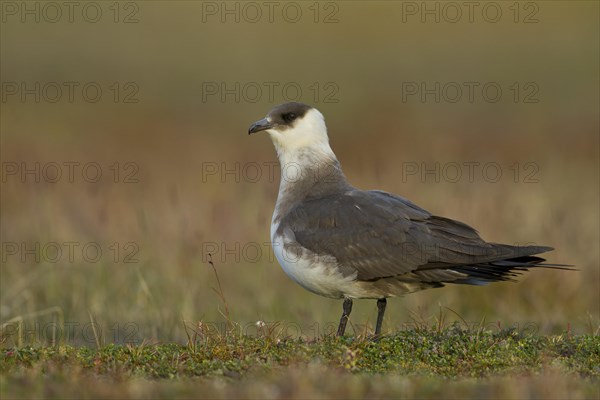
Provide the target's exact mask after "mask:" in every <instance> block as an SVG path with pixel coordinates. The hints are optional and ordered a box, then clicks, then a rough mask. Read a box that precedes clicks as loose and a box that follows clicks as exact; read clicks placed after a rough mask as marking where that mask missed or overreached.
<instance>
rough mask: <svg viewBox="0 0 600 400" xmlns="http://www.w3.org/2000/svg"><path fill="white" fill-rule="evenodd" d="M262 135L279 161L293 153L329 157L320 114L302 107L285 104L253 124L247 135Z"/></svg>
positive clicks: (327, 143)
mask: <svg viewBox="0 0 600 400" xmlns="http://www.w3.org/2000/svg"><path fill="white" fill-rule="evenodd" d="M260 131H266V132H267V133H268V134H269V136H271V140H272V141H273V144H274V145H275V148H276V150H277V153H278V154H279V156H280V158H281V156H284V155H290V154H292V153H295V152H297V151H305V150H308V151H312V152H324V153H328V154H329V153H331V154H333V152H332V151H331V148H330V147H329V138H328V137H327V127H326V126H325V118H324V117H323V114H321V113H320V112H319V110H317V109H316V108H314V107H311V106H309V105H306V104H303V103H296V102H292V103H285V104H281V105H279V106H277V107H275V108H273V109H272V110H271V111H269V113H268V114H267V116H266V117H265V118H263V119H261V120H260V121H256V122H255V123H253V124H252V125H250V128H249V129H248V134H252V133H256V132H260Z"/></svg>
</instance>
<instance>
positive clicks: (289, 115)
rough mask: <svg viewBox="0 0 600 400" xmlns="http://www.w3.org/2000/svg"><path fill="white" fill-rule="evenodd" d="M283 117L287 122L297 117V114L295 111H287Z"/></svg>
mask: <svg viewBox="0 0 600 400" xmlns="http://www.w3.org/2000/svg"><path fill="white" fill-rule="evenodd" d="M282 118H283V120H284V121H285V122H287V123H290V122H292V121H293V120H295V119H296V114H294V113H285V114H283V115H282Z"/></svg>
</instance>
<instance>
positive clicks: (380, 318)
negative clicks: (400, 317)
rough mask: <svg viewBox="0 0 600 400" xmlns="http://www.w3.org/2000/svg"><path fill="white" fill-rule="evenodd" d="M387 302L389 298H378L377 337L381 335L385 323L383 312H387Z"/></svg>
mask: <svg viewBox="0 0 600 400" xmlns="http://www.w3.org/2000/svg"><path fill="white" fill-rule="evenodd" d="M386 304H387V300H386V299H385V298H384V299H378V300H377V325H375V337H376V338H378V337H379V335H381V325H382V324H383V314H385V306H386Z"/></svg>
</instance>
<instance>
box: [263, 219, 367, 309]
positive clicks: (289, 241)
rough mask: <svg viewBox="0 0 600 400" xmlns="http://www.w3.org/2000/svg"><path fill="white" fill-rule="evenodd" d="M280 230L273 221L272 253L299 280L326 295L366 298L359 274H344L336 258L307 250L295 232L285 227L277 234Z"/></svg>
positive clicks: (305, 286) (305, 285)
mask: <svg viewBox="0 0 600 400" xmlns="http://www.w3.org/2000/svg"><path fill="white" fill-rule="evenodd" d="M277 229H278V224H271V245H272V247H273V253H275V257H276V258H277V261H279V264H280V265H281V268H283V270H284V271H285V273H286V274H287V275H288V276H289V277H290V278H292V279H293V280H294V281H295V282H296V283H298V284H299V285H300V286H302V287H303V288H305V289H307V290H309V291H311V292H313V293H316V294H319V295H321V296H325V297H331V298H341V297H344V296H346V297H363V295H364V293H363V290H361V287H360V286H359V285H357V284H356V274H354V275H350V276H344V275H342V274H341V273H340V272H339V269H338V268H337V262H336V260H335V258H334V257H332V256H319V255H317V254H315V253H313V252H311V251H309V250H308V249H301V248H300V247H299V245H298V244H297V243H296V242H295V237H294V234H293V232H290V231H289V230H288V231H287V232H286V231H285V229H284V230H283V235H281V236H276V232H277ZM294 249H297V250H298V249H299V250H300V251H295V250H294Z"/></svg>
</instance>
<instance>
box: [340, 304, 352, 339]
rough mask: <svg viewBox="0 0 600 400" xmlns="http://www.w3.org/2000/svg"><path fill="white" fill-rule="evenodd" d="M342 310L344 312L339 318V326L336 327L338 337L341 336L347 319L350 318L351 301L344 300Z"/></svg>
mask: <svg viewBox="0 0 600 400" xmlns="http://www.w3.org/2000/svg"><path fill="white" fill-rule="evenodd" d="M343 309H344V312H343V313H342V318H340V325H339V326H338V330H337V335H338V336H342V335H343V334H344V332H345V331H346V322H348V318H350V312H351V311H352V299H350V298H345V299H344V305H343Z"/></svg>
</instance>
